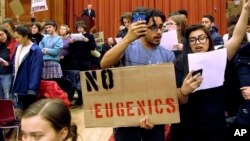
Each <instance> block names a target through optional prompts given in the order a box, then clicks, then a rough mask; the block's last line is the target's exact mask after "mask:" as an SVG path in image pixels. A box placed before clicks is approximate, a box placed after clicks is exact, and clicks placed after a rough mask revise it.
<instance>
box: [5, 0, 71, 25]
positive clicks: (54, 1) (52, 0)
mask: <svg viewBox="0 0 250 141" xmlns="http://www.w3.org/2000/svg"><path fill="white" fill-rule="evenodd" d="M10 1H11V0H5V13H6V15H5V17H9V18H13V19H14V20H15V21H16V16H15V15H14V14H13V13H12V11H11V8H10V6H9V2H10ZM20 1H21V3H22V5H23V8H24V10H25V13H24V14H23V15H21V16H20V18H19V19H20V21H21V22H30V19H31V17H30V10H31V0H20ZM65 1H66V0H47V5H48V9H49V10H47V11H43V12H37V13H35V18H36V20H37V21H44V20H47V19H54V20H56V21H57V23H58V25H60V24H63V23H66V12H67V11H66V10H65V7H66V6H65V5H66V3H65Z"/></svg>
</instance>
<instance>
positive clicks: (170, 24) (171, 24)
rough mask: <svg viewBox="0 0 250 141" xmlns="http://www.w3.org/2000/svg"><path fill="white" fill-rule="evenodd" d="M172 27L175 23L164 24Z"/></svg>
mask: <svg viewBox="0 0 250 141" xmlns="http://www.w3.org/2000/svg"><path fill="white" fill-rule="evenodd" d="M173 25H176V24H175V23H172V22H168V23H166V26H173Z"/></svg>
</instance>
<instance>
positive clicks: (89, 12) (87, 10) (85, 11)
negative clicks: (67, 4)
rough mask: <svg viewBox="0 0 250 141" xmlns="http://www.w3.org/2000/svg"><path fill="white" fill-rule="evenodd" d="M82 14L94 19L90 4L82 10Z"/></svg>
mask: <svg viewBox="0 0 250 141" xmlns="http://www.w3.org/2000/svg"><path fill="white" fill-rule="evenodd" d="M82 16H88V17H91V18H92V19H93V20H94V19H95V17H96V15H95V10H94V9H92V5H91V4H88V6H87V8H86V9H84V10H83V12H82Z"/></svg>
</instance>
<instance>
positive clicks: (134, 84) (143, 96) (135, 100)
mask: <svg viewBox="0 0 250 141" xmlns="http://www.w3.org/2000/svg"><path fill="white" fill-rule="evenodd" d="M81 87H82V91H83V101H84V116H85V126H86V127H118V126H138V125H139V121H140V119H141V118H142V117H145V116H146V115H147V116H148V117H149V120H150V122H152V123H154V124H166V123H178V122H179V121H180V119H179V107H178V99H177V94H176V83H175V75H174V66H173V64H172V63H167V64H159V65H146V66H136V67H123V68H112V69H105V70H96V71H86V72H81Z"/></svg>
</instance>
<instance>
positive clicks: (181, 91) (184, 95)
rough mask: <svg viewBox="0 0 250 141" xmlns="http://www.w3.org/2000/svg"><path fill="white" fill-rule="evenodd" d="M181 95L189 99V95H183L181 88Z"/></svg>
mask: <svg viewBox="0 0 250 141" xmlns="http://www.w3.org/2000/svg"><path fill="white" fill-rule="evenodd" d="M180 94H181V95H182V96H184V97H188V95H185V94H183V93H182V91H181V88H180Z"/></svg>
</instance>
